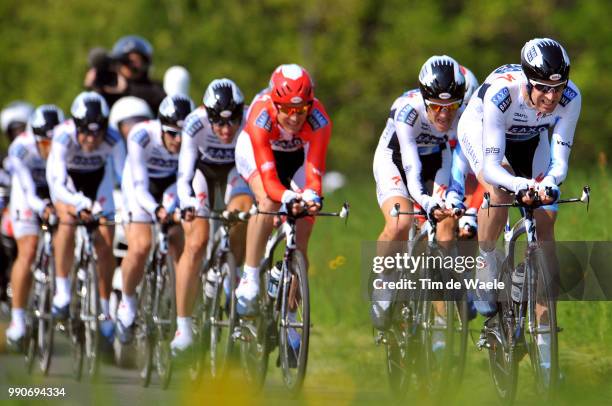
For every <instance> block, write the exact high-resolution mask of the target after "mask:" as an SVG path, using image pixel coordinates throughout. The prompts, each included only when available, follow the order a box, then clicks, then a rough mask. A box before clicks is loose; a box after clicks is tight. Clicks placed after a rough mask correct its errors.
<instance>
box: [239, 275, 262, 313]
mask: <svg viewBox="0 0 612 406" xmlns="http://www.w3.org/2000/svg"><path fill="white" fill-rule="evenodd" d="M258 294H259V278H258V277H249V276H247V275H246V274H243V275H242V279H240V284H239V285H238V287H237V288H236V304H237V306H236V310H237V311H238V314H239V315H241V316H252V315H253V314H255V313H256V312H257V296H258Z"/></svg>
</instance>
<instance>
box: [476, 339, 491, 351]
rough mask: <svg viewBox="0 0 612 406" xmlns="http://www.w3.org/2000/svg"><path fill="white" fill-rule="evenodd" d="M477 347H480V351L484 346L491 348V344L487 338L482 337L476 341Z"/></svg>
mask: <svg viewBox="0 0 612 406" xmlns="http://www.w3.org/2000/svg"><path fill="white" fill-rule="evenodd" d="M476 348H478V351H482V350H483V348H486V349H489V348H491V344H489V340H487V339H486V338H480V339H479V340H478V341H477V342H476Z"/></svg>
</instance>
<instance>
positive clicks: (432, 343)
mask: <svg viewBox="0 0 612 406" xmlns="http://www.w3.org/2000/svg"><path fill="white" fill-rule="evenodd" d="M455 314H456V310H455V302H453V301H435V302H434V301H428V300H427V301H424V302H423V321H422V323H423V330H422V345H423V347H422V352H421V359H422V370H423V374H424V376H423V380H422V383H423V384H425V386H426V388H427V391H428V392H429V394H431V395H432V396H436V397H437V396H441V395H443V392H444V391H445V390H447V389H448V387H449V383H450V382H449V380H450V378H451V375H452V373H451V371H452V362H453V357H454V355H455V354H454V353H453V352H454V349H455V344H454V341H455Z"/></svg>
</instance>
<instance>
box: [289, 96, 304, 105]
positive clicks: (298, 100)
mask: <svg viewBox="0 0 612 406" xmlns="http://www.w3.org/2000/svg"><path fill="white" fill-rule="evenodd" d="M303 101H304V99H302V98H301V97H300V96H293V97H292V98H291V103H293V104H299V103H302V102H303Z"/></svg>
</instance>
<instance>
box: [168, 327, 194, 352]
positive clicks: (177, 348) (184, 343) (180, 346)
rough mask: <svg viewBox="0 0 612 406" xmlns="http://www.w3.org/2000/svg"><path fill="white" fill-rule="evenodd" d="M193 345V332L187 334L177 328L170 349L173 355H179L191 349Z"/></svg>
mask: <svg viewBox="0 0 612 406" xmlns="http://www.w3.org/2000/svg"><path fill="white" fill-rule="evenodd" d="M192 346H193V336H192V335H191V334H185V333H183V332H181V331H180V330H176V333H175V335H174V339H173V340H172V342H171V343H170V351H171V352H172V356H173V357H177V356H179V355H180V354H183V353H184V352H185V351H187V350H189V349H190V348H191V347H192Z"/></svg>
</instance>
